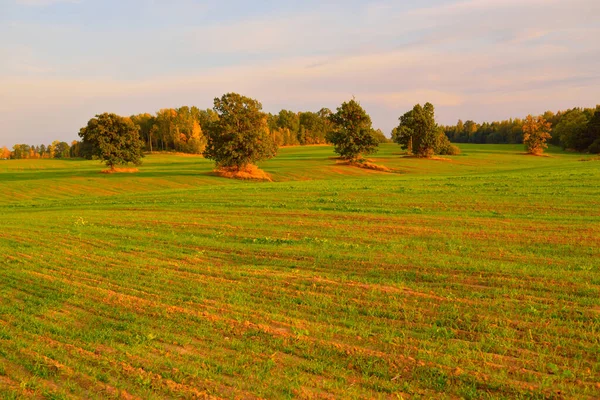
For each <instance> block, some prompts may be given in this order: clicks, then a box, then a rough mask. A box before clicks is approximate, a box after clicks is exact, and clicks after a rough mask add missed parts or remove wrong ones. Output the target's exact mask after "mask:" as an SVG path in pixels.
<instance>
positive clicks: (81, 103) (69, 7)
mask: <svg viewBox="0 0 600 400" xmlns="http://www.w3.org/2000/svg"><path fill="white" fill-rule="evenodd" d="M598 37H600V2H599V1H598V0H465V1H456V0H428V1H413V0H411V1H400V0H395V1H391V0H381V1H356V0H351V1H348V0H347V1H337V0H332V1H314V0H308V1H287V2H284V1H253V2H250V1H226V0H223V1H200V0H170V1H166V0H120V1H116V0H0V146H1V145H8V146H12V145H13V144H15V143H27V144H38V143H48V142H50V141H52V140H54V139H60V140H69V141H70V140H74V139H77V132H78V130H79V128H80V127H81V126H83V125H84V124H85V123H86V122H87V120H88V119H89V118H91V117H93V116H94V115H95V114H98V113H101V112H105V111H110V112H116V113H118V114H122V115H130V114H132V113H140V112H155V111H156V110H158V109H160V108H167V107H178V106H181V105H196V106H198V107H201V108H209V107H212V99H213V98H214V97H216V96H220V95H221V94H223V93H225V92H229V91H236V92H239V93H242V94H245V95H248V96H251V97H254V98H257V99H258V100H260V101H261V102H262V103H263V106H264V108H265V110H266V111H270V112H278V111H279V110H280V109H282V108H286V109H292V110H296V111H298V110H314V111H316V110H318V109H320V108H321V107H329V108H332V109H334V108H335V107H336V106H337V105H339V104H340V103H341V102H342V101H344V100H347V99H349V98H351V97H352V96H353V95H354V96H356V98H357V99H358V100H359V101H360V102H361V103H362V105H363V106H364V107H365V108H366V110H367V112H369V113H370V114H371V116H372V117H373V121H374V125H375V126H376V127H379V128H382V129H383V130H384V131H385V132H386V133H389V131H390V130H391V128H392V127H393V126H395V125H396V124H397V118H398V116H399V115H401V114H402V113H404V112H405V111H406V110H407V109H409V108H411V107H412V105H413V104H415V103H417V102H425V101H430V102H432V103H433V104H434V105H435V106H436V111H437V115H438V120H439V121H440V122H442V123H454V122H456V120H457V119H458V118H462V119H474V120H476V121H483V120H489V119H502V118H509V117H516V116H525V115H527V114H529V113H541V112H543V111H545V110H547V109H551V110H557V109H564V108H570V107H573V106H594V105H595V104H596V103H600V96H599V94H600V41H599V40H597V38H598Z"/></svg>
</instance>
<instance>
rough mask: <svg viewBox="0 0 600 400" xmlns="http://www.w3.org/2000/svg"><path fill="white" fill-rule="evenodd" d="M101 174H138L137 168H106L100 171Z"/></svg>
mask: <svg viewBox="0 0 600 400" xmlns="http://www.w3.org/2000/svg"><path fill="white" fill-rule="evenodd" d="M100 172H101V173H103V174H134V173H136V172H140V170H139V169H138V168H125V167H121V168H107V169H103V170H102V171H100Z"/></svg>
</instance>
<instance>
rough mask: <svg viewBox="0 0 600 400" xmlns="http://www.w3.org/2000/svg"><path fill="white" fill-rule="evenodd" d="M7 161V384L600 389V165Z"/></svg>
mask: <svg viewBox="0 0 600 400" xmlns="http://www.w3.org/2000/svg"><path fill="white" fill-rule="evenodd" d="M461 148H462V150H463V154H462V155H460V156H454V157H451V158H452V160H451V161H433V160H416V159H407V158H402V157H401V156H400V155H398V153H399V148H398V147H397V146H395V145H385V146H383V148H382V150H381V151H380V153H379V154H378V155H376V156H375V157H373V159H374V161H375V162H377V163H379V164H384V165H386V166H388V167H391V168H396V169H397V170H398V171H399V173H396V174H389V173H381V172H375V171H368V170H362V169H358V168H355V167H349V166H342V165H337V164H336V163H335V160H333V159H331V157H332V156H333V153H332V149H331V148H330V147H304V148H286V149H282V150H281V151H280V155H279V156H278V157H277V158H275V159H274V160H271V161H268V162H265V163H263V164H262V165H261V167H262V168H263V169H265V170H266V171H267V172H269V173H270V174H272V176H273V179H274V181H275V182H271V183H250V182H242V181H234V180H227V179H223V178H219V177H216V176H214V175H213V174H212V172H211V171H212V164H211V163H210V162H209V161H207V160H204V159H202V158H198V157H183V156H167V155H153V156H149V157H147V158H146V160H145V163H144V165H143V166H142V167H141V169H140V172H139V173H137V174H118V175H103V174H100V173H99V171H100V170H101V169H102V167H101V166H100V165H99V164H98V163H97V162H91V161H90V162H88V161H71V160H66V161H55V160H38V161H33V160H32V161H27V160H23V161H20V160H14V161H0V213H1V216H2V218H1V220H0V221H1V222H0V398H2V399H5V398H6V399H11V398H48V399H71V398H123V399H163V398H203V397H211V396H214V397H217V398H256V397H264V398H277V399H279V398H404V399H409V398H442V399H443V398H470V399H476V398H484V399H485V398H506V399H515V398H517V399H518V398H521V399H529V398H534V399H545V398H556V399H561V398H573V399H586V398H589V399H593V398H600V162H598V161H589V162H582V161H580V160H581V159H582V158H587V156H582V155H577V154H568V153H561V152H560V151H558V150H557V149H553V150H552V151H551V152H550V157H531V156H525V155H523V154H522V152H523V149H522V146H509V145H498V146H494V145H487V146H483V145H482V146H477V145H461Z"/></svg>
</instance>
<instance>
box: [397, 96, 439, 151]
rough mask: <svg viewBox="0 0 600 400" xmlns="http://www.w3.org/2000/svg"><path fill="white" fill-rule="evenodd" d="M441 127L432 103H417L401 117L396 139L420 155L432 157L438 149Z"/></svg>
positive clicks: (404, 146)
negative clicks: (437, 121)
mask: <svg viewBox="0 0 600 400" xmlns="http://www.w3.org/2000/svg"><path fill="white" fill-rule="evenodd" d="M439 135H440V129H439V127H438V125H437V124H436V122H435V110H434V107H433V105H432V104H431V103H425V105H424V106H421V105H420V104H417V105H415V106H414V107H413V109H412V110H411V111H408V112H407V113H405V114H404V115H402V116H401V117H400V125H399V126H398V128H397V130H396V135H395V141H396V143H398V144H400V146H402V148H404V149H407V150H408V151H409V152H411V151H412V152H414V153H415V154H416V155H417V156H419V157H431V156H432V155H433V154H434V153H435V150H436V147H437V145H438V141H439Z"/></svg>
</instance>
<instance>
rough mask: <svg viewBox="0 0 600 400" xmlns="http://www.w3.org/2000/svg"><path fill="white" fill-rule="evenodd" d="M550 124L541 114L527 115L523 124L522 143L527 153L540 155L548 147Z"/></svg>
mask: <svg viewBox="0 0 600 400" xmlns="http://www.w3.org/2000/svg"><path fill="white" fill-rule="evenodd" d="M551 130H552V125H551V124H550V123H549V122H548V121H546V119H545V118H544V117H543V116H541V115H540V116H538V117H533V116H532V115H528V116H527V118H526V119H525V123H524V124H523V144H525V149H526V150H527V153H528V154H534V155H540V154H542V153H543V152H544V149H547V148H548V145H547V144H546V141H548V139H551V138H552V136H551V135H550V131H551Z"/></svg>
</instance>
